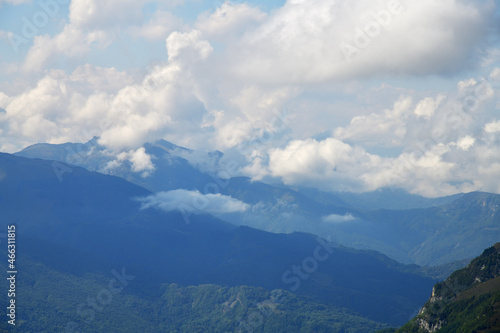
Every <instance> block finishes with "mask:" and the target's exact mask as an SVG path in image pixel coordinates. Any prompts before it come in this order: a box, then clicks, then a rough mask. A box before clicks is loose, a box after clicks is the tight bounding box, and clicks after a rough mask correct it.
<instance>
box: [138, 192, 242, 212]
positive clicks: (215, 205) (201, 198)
mask: <svg viewBox="0 0 500 333" xmlns="http://www.w3.org/2000/svg"><path fill="white" fill-rule="evenodd" d="M138 200H139V201H141V202H142V205H141V209H147V208H157V209H161V210H164V211H167V212H170V211H188V212H193V213H197V214H201V213H208V214H223V213H236V212H243V211H245V210H247V209H248V208H249V207H250V205H248V204H246V203H244V202H242V201H239V200H236V199H234V198H232V197H230V196H226V195H221V194H211V193H209V194H201V193H200V192H198V191H188V190H173V191H168V192H158V193H155V194H153V195H150V196H147V197H145V198H140V199H138Z"/></svg>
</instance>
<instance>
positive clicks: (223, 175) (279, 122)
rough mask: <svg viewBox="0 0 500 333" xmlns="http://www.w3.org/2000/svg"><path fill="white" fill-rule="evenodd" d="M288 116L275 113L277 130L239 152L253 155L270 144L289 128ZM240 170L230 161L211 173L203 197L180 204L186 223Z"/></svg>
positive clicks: (285, 113)
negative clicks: (254, 149)
mask: <svg viewBox="0 0 500 333" xmlns="http://www.w3.org/2000/svg"><path fill="white" fill-rule="evenodd" d="M286 116H287V112H286V110H283V111H282V112H279V113H275V115H274V116H273V118H272V119H271V122H270V125H271V127H273V128H275V130H274V131H273V132H266V131H261V132H259V134H258V136H257V138H256V139H255V140H252V141H246V142H245V143H243V144H240V145H239V146H238V147H237V149H238V151H240V152H241V153H242V154H243V155H246V154H249V153H251V150H252V149H253V148H255V147H256V146H257V145H259V144H266V143H268V142H270V141H271V140H272V139H273V137H274V133H275V132H280V131H282V130H284V129H285V128H287V127H288V124H289V121H288V119H287V117H286ZM240 168H241V165H240V163H239V162H238V161H237V160H230V161H228V162H227V163H225V165H224V167H223V169H222V170H220V171H219V172H218V173H214V172H211V173H209V175H210V177H211V178H212V180H213V181H212V182H209V183H207V184H205V186H204V187H203V192H202V193H203V195H202V196H193V201H192V203H191V204H190V205H188V204H185V203H181V204H179V206H178V210H179V211H180V212H181V214H182V217H183V219H184V222H186V224H189V223H190V216H191V215H192V214H196V213H200V212H203V211H204V210H205V209H206V208H207V207H208V206H209V204H210V200H209V199H208V198H207V197H206V195H207V194H220V193H221V191H222V190H223V189H225V188H226V187H227V186H229V183H230V182H231V178H232V177H235V176H237V175H238V172H239V170H240Z"/></svg>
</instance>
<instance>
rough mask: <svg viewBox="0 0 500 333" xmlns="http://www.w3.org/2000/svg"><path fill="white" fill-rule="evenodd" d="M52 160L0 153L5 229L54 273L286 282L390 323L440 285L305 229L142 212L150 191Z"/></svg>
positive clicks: (155, 280)
mask: <svg viewBox="0 0 500 333" xmlns="http://www.w3.org/2000/svg"><path fill="white" fill-rule="evenodd" d="M54 165H55V163H54V161H48V160H40V159H28V158H24V157H17V156H14V155H9V154H0V169H1V170H2V175H3V177H2V180H1V184H2V186H1V187H0V209H1V211H2V212H3V219H2V225H3V226H2V228H3V227H5V228H6V227H7V225H8V224H11V223H15V224H16V226H17V228H18V248H19V249H24V250H23V252H22V253H24V255H27V256H28V257H30V258H31V259H29V260H30V261H34V262H35V263H36V264H34V265H38V263H39V264H41V265H44V266H47V267H50V271H51V272H52V271H55V272H59V273H64V274H70V275H76V276H81V277H84V278H85V277H86V276H88V274H91V275H92V274H102V273H100V272H103V270H104V271H105V268H104V267H108V269H111V268H109V267H110V265H112V266H111V267H112V268H114V269H117V270H119V269H120V268H121V267H125V268H126V271H127V272H129V273H130V274H132V275H134V276H137V278H136V279H135V280H134V283H137V284H140V285H142V286H144V288H149V287H148V286H151V287H154V286H155V285H157V286H159V284H161V283H178V284H181V285H183V286H188V285H200V284H207V283H208V284H216V285H223V286H228V287H236V286H241V285H248V286H255V287H263V288H265V289H266V290H269V291H271V290H274V289H284V290H289V291H291V292H294V293H295V294H297V295H304V296H308V297H310V298H312V299H314V300H315V301H316V302H320V303H322V304H325V305H326V306H335V307H336V308H338V309H341V308H347V309H350V310H351V311H353V315H359V316H362V317H365V318H368V319H371V320H372V321H375V322H378V323H382V324H390V325H400V324H403V323H404V322H405V321H406V320H407V319H408V317H409V316H410V315H411V314H412V313H413V312H414V311H415V310H416V309H417V308H418V307H419V304H420V303H421V302H422V301H424V300H425V297H424V295H425V291H426V290H428V288H430V286H432V284H433V283H434V280H432V279H431V278H429V277H425V276H424V275H423V274H422V273H421V272H420V271H419V270H418V268H417V267H415V266H404V265H401V264H399V263H397V262H396V261H394V260H391V259H389V258H387V257H385V256H383V255H381V254H378V253H375V252H367V251H358V250H353V249H349V248H345V247H342V246H340V245H337V244H334V243H329V242H327V241H325V240H322V239H317V237H315V236H313V235H309V234H303V233H292V234H274V233H268V232H265V231H258V230H255V229H251V228H248V227H243V226H241V227H237V226H234V225H231V224H228V223H226V222H223V221H221V220H219V219H217V218H214V217H211V216H210V215H203V214H199V215H193V216H191V217H190V221H189V222H190V223H189V224H188V223H186V221H185V220H184V219H183V216H182V214H181V213H180V212H174V211H172V212H164V211H161V210H157V209H141V202H140V201H139V200H138V198H141V197H145V196H148V195H150V194H151V193H150V192H149V191H148V190H146V189H144V188H141V187H139V186H137V185H134V184H132V183H129V182H127V181H125V180H123V179H121V178H119V177H115V176H109V175H103V174H100V173H96V172H89V171H86V170H85V169H82V168H80V167H76V166H69V165H63V164H61V165H62V166H63V167H67V168H70V169H71V171H70V172H67V173H66V174H64V178H63V180H62V181H59V179H58V177H57V174H55V173H54ZM32 265H33V264H32ZM27 269H28V268H27ZM50 274H52V273H50ZM54 274H56V273H54ZM68 278H69V279H71V277H68ZM35 281H36V280H35ZM34 283H36V282H34ZM26 284H27V285H26ZM23 285H26V286H29V283H28V282H27V281H26V282H23ZM56 285H57V284H56ZM47 297H50V296H48V295H47ZM140 297H145V294H144V293H142V294H140ZM31 315H32V314H31ZM31 315H30V316H31ZM80 317H81V316H80ZM78 318H79V317H78V316H77V319H78ZM82 319H83V318H79V320H80V321H81V320H82ZM75 320H76V319H75Z"/></svg>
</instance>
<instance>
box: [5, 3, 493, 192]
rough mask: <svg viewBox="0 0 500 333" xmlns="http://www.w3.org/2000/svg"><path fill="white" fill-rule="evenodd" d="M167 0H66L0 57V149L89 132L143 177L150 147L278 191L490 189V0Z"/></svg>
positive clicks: (85, 136) (79, 138)
mask: <svg viewBox="0 0 500 333" xmlns="http://www.w3.org/2000/svg"><path fill="white" fill-rule="evenodd" d="M18 3H20V1H9V4H6V5H12V4H18ZM151 4H153V5H151ZM183 4H184V1H180V0H179V1H153V2H151V1H142V0H141V1H125V2H123V1H107V2H106V3H105V4H104V3H103V4H101V3H100V2H96V1H83V0H72V1H71V2H70V4H69V7H68V10H69V12H68V13H69V14H68V16H67V17H64V18H63V19H62V20H60V22H58V25H57V24H56V26H57V27H58V28H57V29H58V30H57V31H55V32H53V33H48V32H46V31H44V30H43V29H41V28H40V32H39V34H38V35H37V36H35V37H34V38H33V39H32V45H31V46H30V48H29V50H28V51H27V52H26V54H23V55H22V56H20V57H18V59H17V60H16V61H12V62H9V63H5V66H1V67H0V74H3V75H5V77H9V78H10V79H9V80H10V81H2V82H0V150H1V151H7V152H14V151H17V150H19V149H22V148H23V147H25V146H27V145H29V144H33V143H36V142H51V143H61V142H67V141H73V142H86V141H87V140H89V139H90V138H92V137H93V136H99V137H100V140H99V143H100V144H102V145H105V146H106V147H107V148H108V149H109V151H110V153H112V154H114V155H115V156H116V158H115V163H120V161H124V160H129V161H131V162H132V163H133V166H134V170H135V171H136V172H141V173H143V175H145V176H147V174H148V173H151V172H154V161H152V160H151V159H150V158H149V156H147V155H146V154H145V152H144V151H142V150H141V146H142V145H143V144H144V143H145V142H147V141H155V140H157V139H166V140H169V141H172V142H174V143H176V144H179V145H183V146H187V147H189V148H193V149H196V150H202V151H204V150H215V149H219V150H221V151H224V152H225V157H224V158H223V159H222V160H221V163H223V162H226V163H227V162H228V160H231V159H233V160H236V161H237V163H238V166H239V167H240V172H241V173H242V174H245V175H250V176H252V177H254V178H256V179H267V178H277V179H279V180H281V181H283V182H285V183H287V184H290V185H306V186H314V187H317V188H320V189H323V190H328V191H339V190H340V191H370V190H374V189H376V188H379V187H384V186H397V187H401V188H404V189H406V190H408V191H410V192H412V193H418V194H423V195H426V196H436V195H444V194H451V193H454V192H457V191H470V190H478V189H481V190H487V191H493V192H500V181H499V180H498V179H497V178H498V177H496V176H495V174H496V172H497V171H498V170H500V167H499V166H500V152H499V151H498V148H497V147H498V133H500V125H499V124H500V120H499V119H500V117H499V116H498V108H499V107H500V98H499V93H498V84H499V81H500V68H499V66H498V65H495V64H498V63H499V61H500V45H498V43H496V44H495V41H498V40H499V39H498V31H499V30H498V24H497V21H498V16H499V15H498V12H499V10H498V8H497V7H496V4H495V3H494V2H492V1H480V2H478V1H459V0H443V1H439V2H436V1H433V0H423V1H418V2H415V1H409V0H401V1H394V0H390V1H382V0H377V1H368V0H363V1H355V2H353V1H347V0H339V1H334V2H332V1H330V0H318V1H314V2H311V1H300V0H289V1H286V2H285V3H284V4H283V5H282V6H280V7H278V8H276V9H275V10H272V11H264V10H263V9H262V8H259V7H258V6H255V5H252V3H251V2H248V3H232V2H225V3H220V4H218V5H217V6H212V7H210V6H209V8H208V10H205V11H202V12H199V13H196V15H194V17H195V18H194V19H193V18H192V17H183V16H182V15H180V14H178V13H177V12H176V8H180V7H182V6H183ZM61 6H62V5H61ZM61 8H62V7H61ZM205 8H207V7H205ZM36 9H37V10H40V8H38V7H37V8H36ZM58 19H59V18H58V16H55V17H54V18H53V20H58ZM14 33H16V34H17V33H20V32H19V31H16V30H15V29H12V31H10V30H8V29H7V30H3V31H0V39H1V40H2V41H3V42H5V45H10V43H9V38H10V37H11V36H12V34H14ZM9 36H10V37H9ZM136 50H145V51H142V52H141V51H136ZM149 53H152V54H154V56H152V55H150V54H149ZM136 58H140V59H147V65H144V66H142V67H140V68H137V62H138V61H140V59H136ZM153 59H154V60H153ZM115 63H116V64H120V66H118V65H117V66H114V64H115ZM110 64H112V65H110ZM13 73H16V77H15V78H13V76H12V75H13ZM110 167H113V165H110Z"/></svg>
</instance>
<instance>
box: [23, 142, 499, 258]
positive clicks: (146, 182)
mask: <svg viewBox="0 0 500 333" xmlns="http://www.w3.org/2000/svg"><path fill="white" fill-rule="evenodd" d="M144 154H145V156H149V157H150V160H148V161H149V162H150V163H151V168H150V169H149V170H146V171H144V166H143V169H142V170H141V171H137V165H134V162H130V161H128V160H122V161H120V160H117V159H116V158H115V157H113V156H112V155H109V154H108V153H107V152H106V150H105V148H104V147H103V146H100V145H99V144H98V143H97V138H94V139H92V140H91V141H89V142H87V143H78V144H75V143H67V144H61V145H50V144H37V145H33V146H30V147H27V148H26V149H24V150H22V151H20V152H18V153H16V155H18V156H25V157H31V158H35V157H36V158H44V159H53V160H57V161H60V162H70V163H73V164H75V165H79V166H82V167H85V168H88V169H89V170H94V171H100V172H105V173H109V174H113V175H116V176H120V177H122V178H124V179H126V180H128V181H131V182H133V183H135V184H137V185H140V186H142V187H144V188H146V189H148V190H150V191H153V192H160V191H163V192H168V191H173V190H178V189H185V190H188V191H198V192H199V194H200V195H201V196H200V197H199V198H198V199H193V198H196V197H193V196H192V193H191V195H190V192H187V191H186V192H171V193H170V200H172V198H171V197H173V196H175V197H176V198H179V199H178V200H177V201H176V204H177V205H181V206H183V207H184V208H183V211H184V215H185V216H187V215H189V216H190V215H191V214H194V213H200V212H203V210H205V211H210V210H211V213H212V214H214V215H215V216H217V217H218V218H220V219H223V220H225V221H227V222H229V223H232V224H238V225H247V226H251V227H254V228H258V229H261V230H266V231H271V232H285V233H290V232H294V231H303V232H308V233H312V234H315V235H318V236H321V237H323V238H327V237H329V239H331V240H334V241H335V242H338V243H339V244H343V245H345V246H350V247H355V248H360V249H373V250H377V251H380V252H382V253H384V254H386V255H388V256H389V257H391V258H394V259H396V260H398V261H400V262H404V263H416V264H419V265H441V264H446V263H450V262H453V261H457V260H462V259H470V258H473V257H475V256H477V255H479V254H480V253H481V252H482V251H483V250H484V248H485V247H487V246H488V245H490V244H492V243H494V242H495V241H496V240H497V239H499V237H500V227H499V226H498V223H497V221H498V220H499V219H500V216H499V207H500V196H499V195H496V194H490V193H479V192H477V193H469V194H465V195H463V194H457V195H453V196H449V197H443V198H434V199H430V198H424V197H421V196H417V195H411V194H407V193H405V192H404V191H402V190H395V189H385V190H379V191H375V192H371V193H359V194H356V193H349V192H345V193H343V192H335V193H328V192H320V191H318V190H315V189H312V188H290V187H286V186H284V185H269V184H265V183H262V182H258V181H250V179H249V178H245V177H238V176H236V175H237V174H238V170H237V169H238V165H237V164H235V165H234V166H232V167H231V168H232V169H230V170H229V169H228V168H227V165H220V164H218V161H219V160H220V159H221V157H222V156H223V153H221V152H215V153H209V154H200V153H196V152H193V151H191V150H189V149H186V148H182V147H178V146H176V145H174V144H172V143H169V142H167V141H158V142H156V143H148V144H146V145H144ZM193 156H195V157H196V159H195V160H194V161H193ZM200 156H201V157H200ZM190 160H191V162H190ZM137 163H139V159H137ZM153 165H154V167H153ZM207 166H210V167H207ZM207 169H210V171H207ZM228 170H229V171H230V172H228ZM232 175H235V176H236V177H231V176H232ZM63 176H64V175H63ZM211 194H221V195H222V196H223V198H219V203H218V205H224V204H225V203H221V202H220V201H221V200H226V201H228V202H230V203H231V204H233V206H232V207H233V208H232V209H227V207H226V208H225V209H220V207H217V208H216V207H210V206H211V205H215V201H216V200H215V199H214V198H212V199H211V200H210V198H209V197H210V195H211ZM181 197H182V199H181ZM156 199H158V198H156ZM233 199H234V200H233ZM193 200H194V201H193ZM196 200H202V201H203V200H207V204H206V207H202V206H203V205H201V204H200V205H196ZM231 200H233V201H231ZM200 202H201V201H200ZM211 203H212V204H211ZM156 206H157V207H159V206H158V202H157V205H156Z"/></svg>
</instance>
